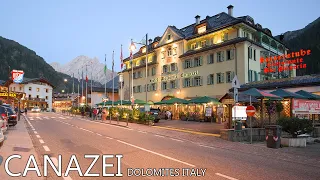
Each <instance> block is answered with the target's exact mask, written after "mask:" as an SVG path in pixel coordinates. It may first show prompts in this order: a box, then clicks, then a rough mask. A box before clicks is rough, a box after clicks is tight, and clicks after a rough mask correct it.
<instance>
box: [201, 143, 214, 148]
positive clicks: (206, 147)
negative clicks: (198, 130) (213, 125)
mask: <svg viewBox="0 0 320 180" xmlns="http://www.w3.org/2000/svg"><path fill="white" fill-rule="evenodd" d="M198 145H199V146H201V147H206V148H211V149H216V148H214V147H211V146H206V145H202V144H198Z"/></svg>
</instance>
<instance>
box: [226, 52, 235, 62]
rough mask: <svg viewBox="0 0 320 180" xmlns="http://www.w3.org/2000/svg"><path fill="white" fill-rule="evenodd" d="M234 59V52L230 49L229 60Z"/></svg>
mask: <svg viewBox="0 0 320 180" xmlns="http://www.w3.org/2000/svg"><path fill="white" fill-rule="evenodd" d="M233 58H234V50H233V49H229V50H227V60H232V59H233Z"/></svg>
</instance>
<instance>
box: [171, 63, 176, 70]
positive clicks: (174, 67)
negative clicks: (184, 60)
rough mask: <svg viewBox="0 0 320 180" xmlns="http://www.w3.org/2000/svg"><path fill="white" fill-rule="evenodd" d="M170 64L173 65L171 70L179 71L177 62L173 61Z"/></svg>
mask: <svg viewBox="0 0 320 180" xmlns="http://www.w3.org/2000/svg"><path fill="white" fill-rule="evenodd" d="M170 66H171V67H170V70H171V71H177V70H178V68H177V63H171V65H170Z"/></svg>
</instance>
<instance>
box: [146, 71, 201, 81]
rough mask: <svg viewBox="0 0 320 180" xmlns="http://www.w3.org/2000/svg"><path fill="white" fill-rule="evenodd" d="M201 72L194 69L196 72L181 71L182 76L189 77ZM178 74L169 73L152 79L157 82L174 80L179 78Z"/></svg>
mask: <svg viewBox="0 0 320 180" xmlns="http://www.w3.org/2000/svg"><path fill="white" fill-rule="evenodd" d="M198 74H199V71H194V72H190V73H181V75H180V77H181V78H188V77H192V76H196V75H198ZM178 77H179V76H178V75H177V74H174V75H169V76H161V77H158V78H155V79H150V82H151V83H156V82H160V81H172V80H176V79H178Z"/></svg>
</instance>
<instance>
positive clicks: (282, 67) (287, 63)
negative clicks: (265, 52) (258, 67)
mask: <svg viewBox="0 0 320 180" xmlns="http://www.w3.org/2000/svg"><path fill="white" fill-rule="evenodd" d="M310 54H311V50H303V49H301V50H300V51H297V52H292V53H289V54H284V55H279V56H271V57H266V58H264V57H261V58H260V63H266V67H265V68H264V70H263V71H264V73H272V72H277V71H278V72H282V71H286V70H293V69H305V68H307V65H306V64H305V63H304V62H303V58H302V57H304V56H308V55H310Z"/></svg>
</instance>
